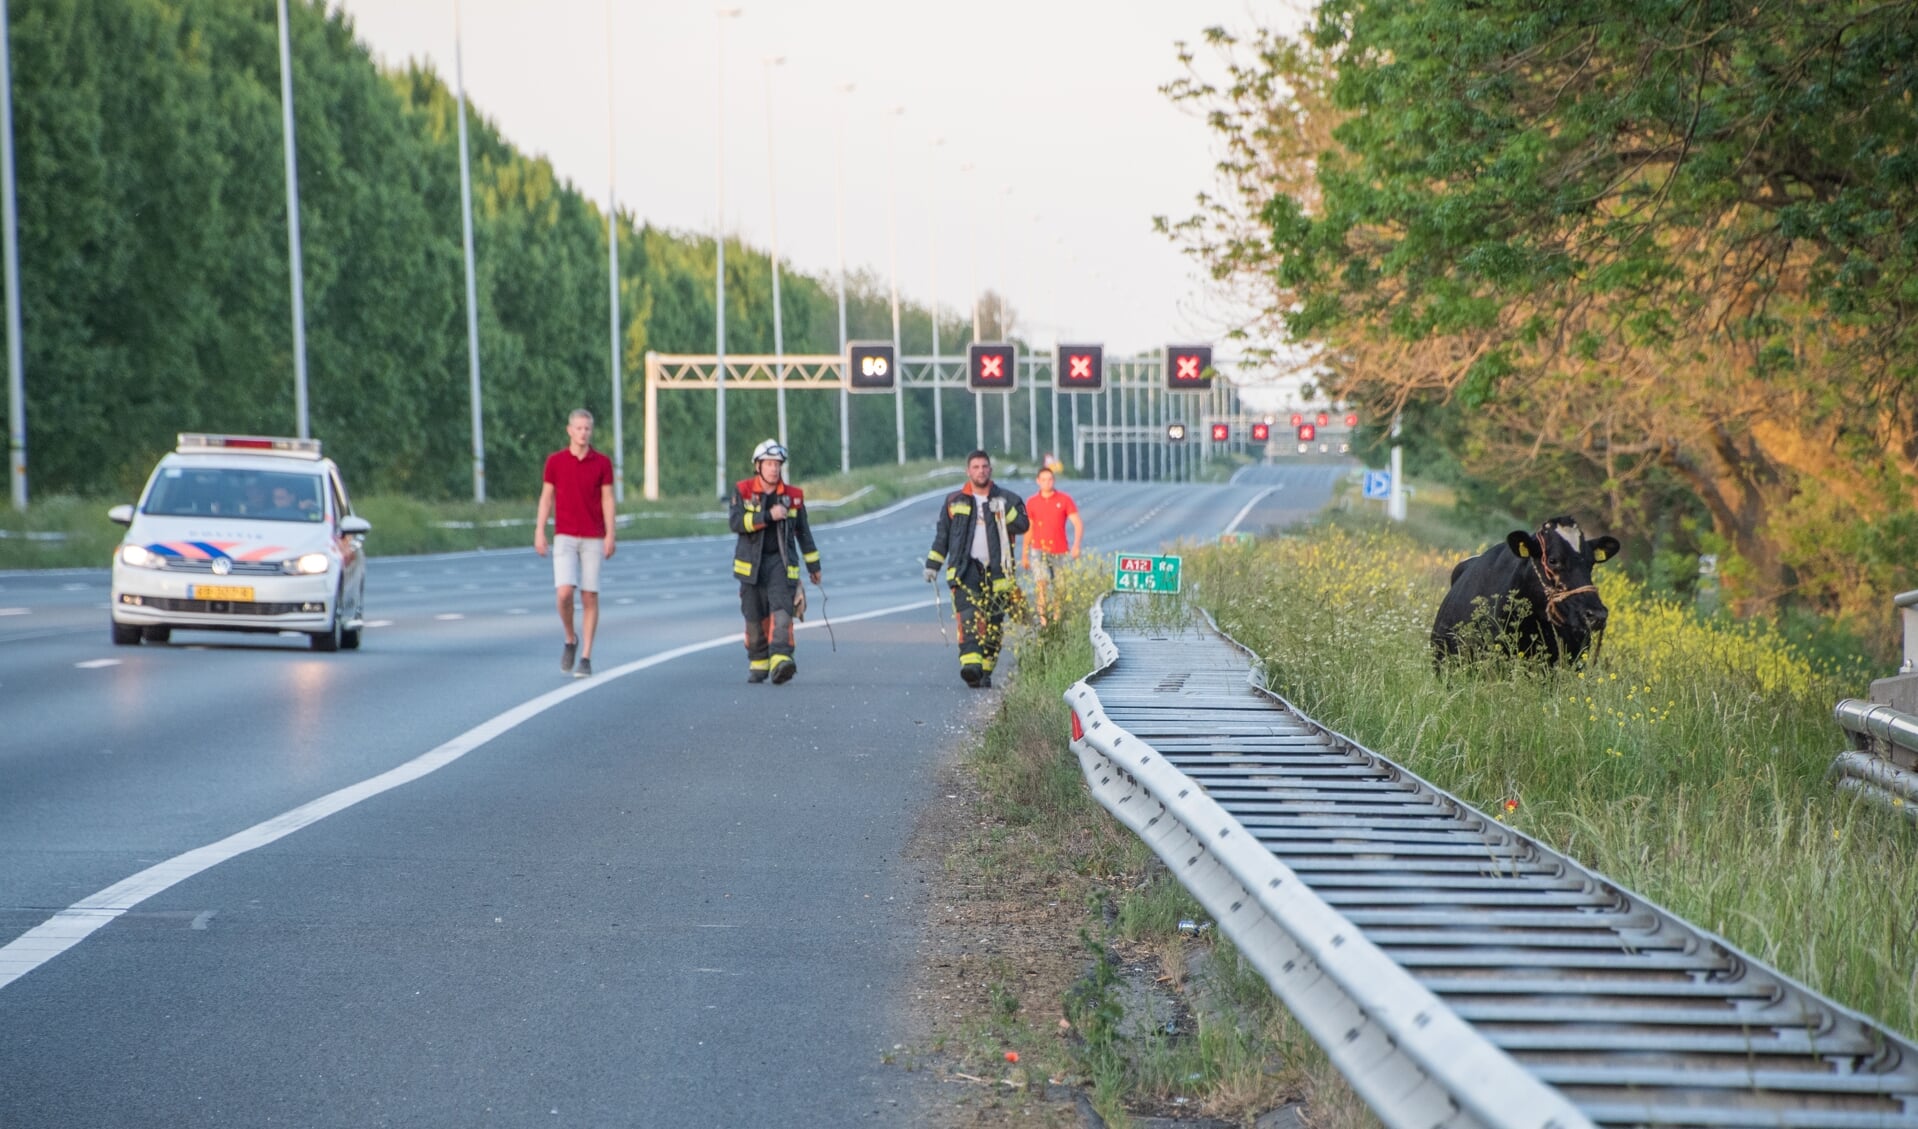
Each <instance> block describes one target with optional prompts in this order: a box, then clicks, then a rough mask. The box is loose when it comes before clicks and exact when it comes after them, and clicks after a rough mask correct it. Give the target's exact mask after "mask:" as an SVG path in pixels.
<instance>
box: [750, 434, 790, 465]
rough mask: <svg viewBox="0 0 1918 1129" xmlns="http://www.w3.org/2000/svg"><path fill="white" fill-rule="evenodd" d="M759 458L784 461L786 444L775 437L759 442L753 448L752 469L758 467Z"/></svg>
mask: <svg viewBox="0 0 1918 1129" xmlns="http://www.w3.org/2000/svg"><path fill="white" fill-rule="evenodd" d="M761 459H778V460H779V461H780V462H782V463H783V462H785V461H786V445H785V444H783V443H781V442H780V441H779V440H777V439H768V440H766V441H765V442H764V443H761V444H760V445H759V446H757V447H754V448H753V469H754V470H758V469H759V462H760V460H761Z"/></svg>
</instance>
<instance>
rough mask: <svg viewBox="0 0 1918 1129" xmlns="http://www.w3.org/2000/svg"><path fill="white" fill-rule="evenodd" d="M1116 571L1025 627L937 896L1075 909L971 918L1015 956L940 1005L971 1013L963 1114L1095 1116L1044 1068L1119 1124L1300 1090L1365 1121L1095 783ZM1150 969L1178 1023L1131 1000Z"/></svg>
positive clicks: (984, 966) (1071, 584)
mask: <svg viewBox="0 0 1918 1129" xmlns="http://www.w3.org/2000/svg"><path fill="white" fill-rule="evenodd" d="M1110 578H1111V565H1110V562H1109V561H1107V560H1104V559H1101V560H1098V561H1093V560H1087V561H1085V562H1083V563H1082V564H1080V565H1079V566H1077V567H1076V568H1075V569H1074V570H1072V572H1071V573H1070V574H1069V575H1068V576H1067V578H1066V579H1065V580H1064V581H1063V582H1062V584H1061V587H1062V589H1063V593H1064V597H1065V600H1064V604H1065V608H1064V610H1065V613H1066V614H1065V615H1064V617H1063V618H1062V620H1060V621H1058V622H1055V623H1054V624H1053V625H1052V626H1050V627H1048V628H1045V629H1043V630H1038V631H1032V632H1023V633H1019V634H1016V635H1015V636H1014V639H1013V649H1014V651H1015V654H1016V662H1015V664H1014V668H1013V678H1012V679H1011V682H1010V685H1009V686H1008V688H1007V689H1006V691H1005V694H1004V698H1003V700H1002V702H1001V704H1000V708H999V712H998V714H997V716H996V718H995V720H994V722H993V724H992V725H991V726H989V727H988V729H987V731H986V733H985V735H984V737H983V739H982V741H981V743H980V745H979V746H978V747H977V749H976V750H975V751H974V752H973V754H972V755H971V756H970V757H969V758H968V761H967V765H966V767H967V770H968V771H969V773H970V774H971V776H972V778H973V782H974V783H975V784H976V785H977V787H978V789H979V791H980V793H981V797H980V800H979V805H980V808H979V812H978V821H977V825H976V829H975V830H973V831H971V832H970V833H969V834H968V835H967V836H964V837H962V840H961V841H960V842H959V843H958V844H957V849H956V850H953V851H952V852H951V853H950V854H949V855H948V856H947V858H946V860H945V867H946V872H947V873H946V884H947V885H946V887H945V888H943V889H942V890H941V892H940V896H941V897H942V898H951V899H955V900H963V899H965V898H967V897H973V898H976V899H980V900H982V901H983V900H986V899H999V900H1000V901H1001V902H1003V901H1005V900H1007V899H1009V898H1016V897H1018V896H1019V895H1020V894H1023V895H1024V896H1025V897H1026V898H1027V899H1048V900H1056V902H1057V903H1058V904H1060V905H1062V906H1064V907H1066V913H1065V915H1064V918H1065V920H1064V922H1063V923H1060V922H1058V921H1055V922H1054V923H1052V926H1051V929H1050V936H1048V935H1047V934H1046V933H1045V932H1043V931H1042V932H1040V933H1038V934H1037V935H1035V934H1034V933H1033V932H1032V931H1031V930H1029V929H1026V928H1025V922H1024V921H1022V920H1016V919H1018V918H1020V917H1021V914H1020V913H1019V912H1018V911H1017V910H1015V909H1006V910H1004V911H1003V912H1002V913H1000V914H999V915H998V916H995V915H994V913H993V909H994V907H993V906H991V905H986V906H984V907H982V908H983V909H984V910H985V912H984V913H982V914H980V915H977V916H978V918H979V919H978V920H974V921H971V922H969V923H968V924H969V925H970V927H971V928H972V930H973V933H974V935H976V936H980V937H982V938H983V939H984V940H983V942H982V943H984V944H985V951H986V952H989V953H990V952H997V953H999V954H1001V955H999V956H998V957H993V958H986V959H985V960H983V961H981V962H980V963H979V964H978V965H977V966H976V967H969V968H967V969H964V970H962V971H961V972H959V973H957V974H955V976H954V980H955V981H958V980H960V979H963V978H965V977H973V978H975V981H974V983H973V984H971V985H969V986H970V987H971V988H972V989H973V992H972V997H971V1003H972V1006H970V1007H969V1008H968V1007H967V1006H966V1004H965V1000H964V999H963V998H961V999H960V1000H959V1002H957V1003H949V1004H946V1005H943V1006H944V1007H945V1008H947V1009H952V1008H957V1009H958V1010H959V1013H960V1016H961V1018H960V1019H959V1021H958V1022H956V1023H954V1024H948V1025H945V1026H944V1028H943V1029H942V1030H941V1032H940V1033H939V1035H938V1037H937V1038H936V1039H935V1042H934V1045H933V1047H932V1048H931V1049H932V1050H934V1051H936V1052H937V1053H939V1054H940V1055H942V1056H943V1058H944V1060H945V1064H946V1066H947V1069H948V1071H949V1073H950V1074H951V1075H952V1076H956V1077H961V1078H967V1079H973V1080H976V1081H983V1082H985V1083H987V1086H986V1087H984V1088H982V1089H981V1090H980V1092H979V1094H978V1095H974V1094H967V1095H966V1096H965V1098H964V1099H962V1100H963V1101H964V1103H965V1105H966V1114H965V1121H964V1123H965V1124H968V1125H971V1124H994V1123H998V1121H999V1120H1000V1118H999V1117H995V1116H994V1114H995V1113H997V1114H999V1115H1001V1116H1002V1117H1003V1119H1004V1120H1005V1122H1006V1123H1012V1121H1013V1119H1017V1123H1018V1124H1022V1125H1028V1124H1057V1125H1078V1124H1080V1121H1079V1118H1078V1115H1077V1114H1076V1112H1073V1111H1072V1110H1071V1109H1070V1107H1068V1106H1064V1105H1062V1104H1061V1103H1060V1102H1059V1101H1057V1100H1056V1099H1057V1096H1058V1095H1057V1092H1056V1091H1054V1092H1053V1093H1052V1099H1053V1100H1046V1099H1045V1098H1043V1097H1041V1096H1040V1095H1042V1094H1044V1093H1045V1091H1046V1089H1047V1087H1046V1086H1045V1085H1044V1083H1047V1082H1056V1083H1066V1084H1071V1085H1075V1086H1078V1087H1082V1088H1083V1090H1084V1092H1085V1093H1086V1094H1087V1096H1088V1097H1089V1099H1090V1101H1091V1103H1092V1105H1093V1108H1094V1109H1095V1110H1096V1111H1097V1112H1098V1113H1099V1114H1100V1115H1101V1116H1102V1117H1104V1118H1105V1119H1106V1121H1107V1123H1108V1124H1110V1125H1114V1126H1122V1125H1124V1124H1126V1118H1127V1114H1128V1111H1130V1112H1131V1113H1134V1114H1139V1113H1147V1112H1153V1113H1161V1114H1181V1113H1182V1114H1191V1113H1206V1114H1210V1115H1213V1116H1220V1117H1230V1118H1235V1119H1243V1120H1248V1121H1249V1119H1250V1118H1251V1117H1252V1116H1255V1115H1257V1114H1259V1113H1262V1112H1265V1111H1267V1110H1271V1109H1274V1108H1277V1107H1278V1106H1280V1105H1282V1104H1284V1103H1285V1102H1287V1101H1290V1100H1298V1099H1299V1098H1301V1097H1308V1098H1311V1099H1313V1100H1314V1103H1315V1108H1316V1109H1319V1110H1326V1109H1343V1110H1346V1111H1347V1115H1348V1116H1349V1117H1352V1118H1362V1117H1363V1116H1364V1115H1363V1113H1362V1112H1360V1107H1358V1106H1357V1105H1356V1103H1355V1099H1352V1098H1351V1097H1350V1095H1349V1093H1347V1094H1343V1095H1340V1094H1336V1093H1333V1092H1329V1091H1337V1090H1342V1089H1343V1086H1342V1083H1340V1082H1339V1081H1338V1080H1337V1075H1336V1074H1335V1073H1332V1074H1327V1068H1325V1067H1324V1065H1323V1063H1324V1060H1323V1056H1321V1055H1320V1054H1319V1053H1318V1051H1317V1048H1316V1047H1314V1046H1313V1045H1312V1043H1311V1041H1310V1039H1309V1038H1308V1037H1307V1036H1305V1034H1304V1032H1303V1031H1302V1030H1301V1029H1300V1028H1299V1027H1298V1026H1297V1024H1296V1022H1295V1021H1293V1020H1292V1019H1291V1017H1290V1016H1289V1015H1288V1014H1287V1013H1286V1011H1285V1010H1284V1009H1283V1008H1282V1007H1280V1006H1279V1005H1278V1004H1277V1003H1276V1002H1275V1001H1274V1000H1273V998H1272V996H1271V993H1270V991H1269V990H1268V989H1267V988H1266V986H1265V984H1264V981H1263V980H1261V979H1260V978H1259V977H1258V974H1257V973H1256V972H1254V971H1252V970H1251V968H1250V966H1244V967H1241V966H1240V963H1239V962H1238V960H1237V958H1236V957H1235V956H1234V955H1233V950H1232V946H1231V943H1230V942H1229V941H1227V940H1225V939H1224V938H1218V937H1212V936H1210V935H1208V936H1207V937H1206V938H1204V939H1193V938H1190V937H1187V936H1184V935H1182V934H1181V932H1180V930H1179V922H1180V920H1181V919H1187V918H1190V919H1200V918H1202V917H1203V913H1202V912H1201V911H1200V909H1199V907H1198V905H1197V903H1196V902H1194V901H1192V899H1191V898H1190V897H1189V896H1188V895H1187V894H1186V893H1185V891H1184V889H1183V888H1182V887H1180V886H1179V884H1178V883H1177V882H1176V881H1175V880H1173V879H1172V878H1171V877H1170V875H1168V874H1167V873H1166V871H1165V869H1164V867H1163V866H1161V865H1160V864H1159V863H1158V861H1157V860H1156V859H1155V858H1154V857H1153V855H1152V853H1151V851H1150V850H1149V849H1148V848H1147V847H1146V846H1145V845H1144V844H1143V843H1142V842H1140V841H1139V839H1138V838H1137V837H1136V836H1134V835H1133V834H1132V833H1131V832H1130V831H1128V830H1126V829H1125V828H1124V827H1123V826H1121V825H1120V824H1119V823H1118V822H1117V821H1116V820H1113V819H1112V818H1110V817H1109V816H1108V815H1107V814H1106V813H1105V811H1104V809H1102V808H1100V807H1099V806H1098V805H1097V803H1096V802H1094V801H1093V800H1092V799H1091V797H1090V795H1089V794H1088V793H1087V791H1086V787H1085V780H1084V777H1083V776H1082V775H1081V773H1080V769H1079V763H1078V760H1077V759H1076V758H1075V757H1074V756H1073V755H1072V753H1071V751H1070V749H1069V748H1068V746H1067V744H1066V740H1065V738H1066V733H1067V730H1068V728H1069V724H1070V721H1069V716H1070V715H1069V713H1068V711H1067V709H1066V706H1065V703H1064V701H1063V700H1062V695H1063V694H1064V693H1065V691H1066V689H1067V688H1068V687H1070V686H1071V685H1072V684H1073V683H1074V682H1076V681H1077V680H1079V679H1081V678H1083V677H1085V676H1086V674H1087V673H1089V672H1090V671H1091V669H1092V663H1093V658H1092V647H1091V643H1090V642H1089V640H1088V639H1087V636H1086V630H1085V625H1086V622H1087V619H1086V612H1087V609H1088V608H1089V607H1090V605H1091V603H1092V600H1093V599H1094V598H1095V597H1096V596H1097V594H1098V593H1099V592H1101V591H1103V590H1104V589H1106V588H1108V587H1109V586H1110ZM1056 916H1058V915H1055V917H1056ZM1021 944H1024V945H1027V946H1034V945H1047V944H1051V945H1056V946H1058V947H1059V948H1061V949H1063V950H1068V951H1069V956H1068V957H1067V958H1066V960H1065V961H1063V962H1061V963H1064V964H1066V965H1067V966H1068V967H1069V968H1070V970H1071V971H1070V973H1069V974H1068V975H1066V976H1065V977H1063V978H1055V981H1056V982H1054V983H1046V982H1045V979H1046V978H1045V977H1043V976H1039V977H1035V976H1034V975H1033V967H1032V966H1034V965H1036V964H1038V963H1040V962H1039V961H1038V960H1037V959H1036V957H1037V956H1038V955H1039V954H1035V953H1031V952H1028V953H1025V954H1023V956H1022V954H1021V953H1020V951H1019V947H1020V945H1021ZM1047 955H1052V956H1056V955H1057V954H1047ZM1201 963H1203V964H1204V966H1205V969H1204V972H1203V973H1201V972H1200V970H1199V967H1198V966H1199V965H1200V964H1201ZM1141 980H1143V981H1145V982H1151V981H1153V980H1158V981H1160V983H1161V984H1162V985H1163V986H1164V990H1165V991H1167V992H1169V993H1170V994H1171V995H1173V996H1174V997H1176V998H1179V999H1180V1000H1181V1001H1182V1002H1181V1004H1180V1006H1179V1007H1178V1008H1177V1011H1178V1016H1177V1018H1176V1020H1175V1021H1173V1022H1172V1023H1171V1025H1170V1026H1169V1027H1168V1026H1166V1024H1164V1023H1159V1024H1158V1025H1157V1026H1153V1025H1150V1024H1145V1023H1142V1022H1140V1021H1139V1017H1137V1016H1128V1015H1127V1014H1126V1003H1125V1001H1126V1000H1127V999H1128V998H1129V997H1131V996H1134V995H1136V993H1137V985H1138V984H1139V983H1140V982H1141ZM1127 982H1129V984H1130V987H1128V983H1127ZM951 987H952V988H953V989H954V990H955V992H958V991H962V990H963V989H964V988H966V987H968V985H965V984H961V983H954V984H952V985H951ZM1182 991H1183V993H1184V994H1183V995H1181V992H1182ZM948 998H949V999H950V998H951V997H948ZM1007 1051H1011V1052H1012V1053H1014V1054H1016V1055H1017V1056H1018V1058H1017V1062H1016V1063H1014V1062H1009V1061H1008V1060H1007V1057H1006V1052H1007ZM1316 1077H1325V1078H1327V1079H1329V1081H1330V1085H1329V1087H1328V1086H1326V1085H1324V1084H1323V1083H1320V1082H1318V1081H1315V1078H1316ZM1360 1123H1362V1122H1361V1121H1359V1120H1351V1121H1321V1122H1315V1124H1326V1125H1336V1126H1343V1125H1346V1124H1354V1125H1356V1124H1360Z"/></svg>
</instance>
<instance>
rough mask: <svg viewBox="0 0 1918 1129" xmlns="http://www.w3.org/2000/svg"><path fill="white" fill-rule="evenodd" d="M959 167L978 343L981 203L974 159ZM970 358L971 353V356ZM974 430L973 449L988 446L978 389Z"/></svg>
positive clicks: (968, 279) (974, 396) (974, 399)
mask: <svg viewBox="0 0 1918 1129" xmlns="http://www.w3.org/2000/svg"><path fill="white" fill-rule="evenodd" d="M959 171H960V172H961V173H963V174H964V175H965V178H966V292H967V293H969V294H971V295H972V343H973V344H977V343H978V341H979V222H978V221H979V205H978V202H977V200H975V199H974V190H973V186H972V162H971V161H967V162H966V163H965V164H963V165H960V166H959ZM968 352H970V351H968ZM969 360H970V357H968V361H969ZM968 375H970V374H968ZM968 383H970V381H968ZM972 433H973V434H972V446H973V449H974V450H976V451H983V450H985V449H986V406H985V401H983V400H981V399H980V398H979V393H978V391H976V390H975V391H974V392H973V393H972Z"/></svg>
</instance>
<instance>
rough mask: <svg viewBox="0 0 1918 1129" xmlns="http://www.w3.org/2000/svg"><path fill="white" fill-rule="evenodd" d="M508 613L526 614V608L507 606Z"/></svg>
mask: <svg viewBox="0 0 1918 1129" xmlns="http://www.w3.org/2000/svg"><path fill="white" fill-rule="evenodd" d="M506 614H507V615H525V614H526V609H525V608H507V609H506Z"/></svg>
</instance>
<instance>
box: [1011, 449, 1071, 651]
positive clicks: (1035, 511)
mask: <svg viewBox="0 0 1918 1129" xmlns="http://www.w3.org/2000/svg"><path fill="white" fill-rule="evenodd" d="M1037 477H1038V481H1039V492H1038V493H1037V494H1034V495H1033V496H1032V497H1030V498H1027V499H1026V516H1027V518H1028V519H1029V520H1030V521H1031V523H1032V531H1031V532H1030V533H1028V534H1026V536H1025V539H1024V540H1022V541H1020V542H1019V567H1020V568H1022V569H1030V570H1031V571H1032V595H1033V601H1032V602H1033V605H1034V606H1035V607H1036V608H1037V609H1038V611H1039V626H1040V627H1044V626H1045V625H1046V619H1047V607H1048V603H1047V589H1048V588H1050V587H1051V585H1052V581H1053V578H1054V577H1055V576H1056V575H1057V569H1058V562H1059V558H1061V557H1063V556H1065V555H1066V554H1067V553H1071V554H1072V559H1073V560H1075V561H1076V560H1078V559H1079V542H1081V541H1083V540H1084V539H1085V534H1086V526H1085V522H1084V521H1082V520H1080V518H1079V507H1078V505H1077V504H1076V503H1074V502H1073V500H1072V495H1070V494H1067V493H1065V492H1063V491H1060V490H1055V489H1053V483H1054V478H1053V473H1052V468H1051V467H1049V466H1042V467H1040V468H1039V474H1038V476H1037ZM1068 522H1070V523H1071V524H1072V540H1071V542H1070V544H1068V543H1067V541H1066V524H1067V523H1068ZM1057 604H1058V597H1057V596H1056V595H1054V596H1053V597H1052V599H1051V605H1052V609H1053V610H1054V611H1055V612H1056V610H1057Z"/></svg>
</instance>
